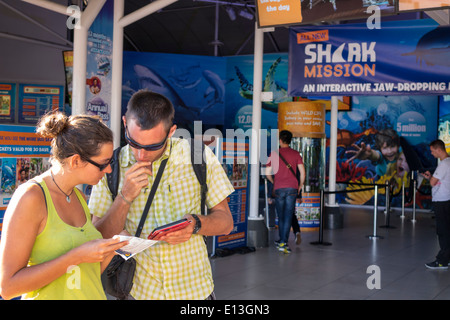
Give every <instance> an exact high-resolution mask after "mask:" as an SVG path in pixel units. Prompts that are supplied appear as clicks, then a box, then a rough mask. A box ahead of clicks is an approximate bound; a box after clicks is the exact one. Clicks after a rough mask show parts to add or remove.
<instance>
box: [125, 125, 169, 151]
mask: <svg viewBox="0 0 450 320" xmlns="http://www.w3.org/2000/svg"><path fill="white" fill-rule="evenodd" d="M168 137H169V132H168V133H167V135H166V137H165V138H164V140H163V141H162V142H159V143H155V144H148V145H142V144H140V143H137V142H136V141H134V140H133V139H131V138H130V136H129V133H128V127H126V126H125V140H127V142H128V144H129V145H130V146H131V147H133V148H135V149H144V150H145V151H156V150H160V149H161V148H162V147H164V145H165V144H166V141H167V138H168Z"/></svg>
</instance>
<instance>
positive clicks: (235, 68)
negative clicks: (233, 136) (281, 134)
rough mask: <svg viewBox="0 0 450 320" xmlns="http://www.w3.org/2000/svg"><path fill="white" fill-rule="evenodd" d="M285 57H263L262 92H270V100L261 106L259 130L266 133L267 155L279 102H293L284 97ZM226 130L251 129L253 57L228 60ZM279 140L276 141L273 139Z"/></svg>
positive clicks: (275, 55) (286, 65)
mask: <svg viewBox="0 0 450 320" xmlns="http://www.w3.org/2000/svg"><path fill="white" fill-rule="evenodd" d="M287 74H288V55H287V54H286V53H277V54H265V55H264V57H263V80H262V81H263V83H262V91H263V92H268V91H270V92H273V100H272V101H262V103H261V129H262V130H267V155H266V157H267V156H269V154H270V151H271V133H272V132H271V130H272V129H273V130H275V129H277V128H278V103H280V102H286V101H292V97H290V96H289V95H288V94H287ZM227 79H230V81H229V82H228V83H227V85H226V108H225V111H224V113H225V122H224V126H225V129H234V130H237V129H242V130H243V131H244V132H246V131H247V130H249V129H251V128H252V123H253V121H252V117H253V56H240V57H228V58H227ZM276 141H278V140H276Z"/></svg>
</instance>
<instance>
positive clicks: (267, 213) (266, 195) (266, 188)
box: [264, 177, 270, 229]
mask: <svg viewBox="0 0 450 320" xmlns="http://www.w3.org/2000/svg"><path fill="white" fill-rule="evenodd" d="M264 194H265V199H264V200H265V206H266V208H265V213H266V227H267V229H270V226H269V195H268V187H267V178H266V177H264Z"/></svg>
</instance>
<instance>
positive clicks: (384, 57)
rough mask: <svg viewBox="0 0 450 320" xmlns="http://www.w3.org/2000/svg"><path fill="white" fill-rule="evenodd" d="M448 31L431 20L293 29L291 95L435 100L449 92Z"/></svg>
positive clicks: (446, 27) (291, 40)
mask: <svg viewBox="0 0 450 320" xmlns="http://www.w3.org/2000/svg"><path fill="white" fill-rule="evenodd" d="M449 33H450V27H449V26H439V25H438V23H437V22H436V21H434V20H432V19H424V20H414V21H395V22H383V23H382V25H381V28H380V29H372V30H370V29H368V28H367V25H366V24H365V23H364V24H347V25H336V26H328V27H327V26H325V27H323V26H322V27H314V26H311V27H295V28H291V29H290V35H289V94H290V95H292V96H302V97H305V96H317V95H322V96H323V95H329V96H331V95H338V96H341V95H411V94H419V95H428V94H433V95H438V94H448V93H449V92H450V89H449V86H450V82H449V74H450V64H449V61H450V51H449V50H448V45H447V43H446V42H445V41H442V39H447V37H448V34H449Z"/></svg>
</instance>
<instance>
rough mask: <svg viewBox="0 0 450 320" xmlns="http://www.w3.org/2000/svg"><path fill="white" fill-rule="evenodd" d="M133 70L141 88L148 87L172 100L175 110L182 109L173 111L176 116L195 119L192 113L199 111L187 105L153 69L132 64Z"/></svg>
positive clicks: (190, 119) (186, 119)
mask: <svg viewBox="0 0 450 320" xmlns="http://www.w3.org/2000/svg"><path fill="white" fill-rule="evenodd" d="M134 71H135V72H136V75H137V76H138V80H139V86H140V88H141V89H148V90H149V91H152V92H156V93H159V94H162V95H163V96H165V97H166V98H167V99H169V100H170V101H171V102H172V104H173V106H174V108H175V110H177V109H183V111H180V112H178V113H177V112H175V114H176V117H180V116H181V117H183V120H185V121H193V120H195V119H196V117H195V116H194V115H195V114H197V115H198V113H199V112H198V111H196V110H193V109H192V108H190V107H188V106H187V105H186V104H185V103H184V101H183V100H182V99H181V97H180V96H179V95H178V93H177V92H176V91H175V90H174V89H173V88H172V86H171V85H170V84H169V83H168V82H167V81H166V80H164V79H163V78H162V77H160V76H159V75H158V74H157V73H156V72H155V71H154V70H152V69H150V68H148V67H145V66H142V65H139V64H137V65H135V66H134Z"/></svg>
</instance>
